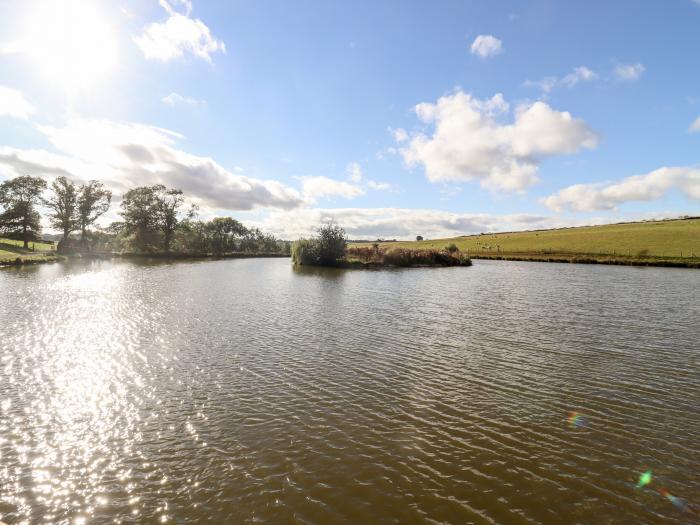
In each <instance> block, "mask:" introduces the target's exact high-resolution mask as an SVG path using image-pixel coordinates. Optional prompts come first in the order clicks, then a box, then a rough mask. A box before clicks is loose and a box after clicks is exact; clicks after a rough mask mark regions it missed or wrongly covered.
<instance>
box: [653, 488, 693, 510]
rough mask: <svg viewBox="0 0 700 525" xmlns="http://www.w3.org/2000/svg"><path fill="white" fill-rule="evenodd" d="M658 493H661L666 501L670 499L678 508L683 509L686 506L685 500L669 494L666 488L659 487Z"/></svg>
mask: <svg viewBox="0 0 700 525" xmlns="http://www.w3.org/2000/svg"><path fill="white" fill-rule="evenodd" d="M659 494H661V495H662V496H663V497H664V498H666V499H667V500H668V501H670V502H671V503H672V504H673V506H674V507H676V508H677V509H679V510H685V509H686V508H687V505H686V503H685V500H683V499H681V498H677V497H676V496H673V495H671V494H670V493H669V492H668V490H666V489H664V488H662V489H659Z"/></svg>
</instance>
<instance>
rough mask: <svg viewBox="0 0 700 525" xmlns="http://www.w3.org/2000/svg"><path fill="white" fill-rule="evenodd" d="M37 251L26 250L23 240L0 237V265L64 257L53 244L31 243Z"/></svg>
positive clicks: (32, 262) (13, 264)
mask: <svg viewBox="0 0 700 525" xmlns="http://www.w3.org/2000/svg"><path fill="white" fill-rule="evenodd" d="M32 245H34V248H35V250H36V251H32V250H25V249H24V248H23V247H22V241H17V240H14V239H4V238H0V266H20V265H23V264H41V263H48V262H55V261H60V260H62V259H63V257H61V256H58V255H56V252H53V251H52V248H53V246H52V245H51V244H45V243H41V242H37V243H30V244H29V246H32Z"/></svg>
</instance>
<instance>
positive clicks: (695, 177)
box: [542, 167, 700, 211]
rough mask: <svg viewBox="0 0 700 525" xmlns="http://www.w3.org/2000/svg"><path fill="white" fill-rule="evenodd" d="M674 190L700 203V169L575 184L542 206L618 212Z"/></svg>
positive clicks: (554, 208) (549, 198)
mask: <svg viewBox="0 0 700 525" xmlns="http://www.w3.org/2000/svg"><path fill="white" fill-rule="evenodd" d="M672 188H678V189H679V190H680V191H681V192H683V193H684V194H685V195H686V196H687V197H689V198H691V199H700V169H699V168H687V167H674V168H659V169H657V170H655V171H652V172H650V173H647V174H645V175H635V176H632V177H627V178H625V179H622V180H621V181H619V182H616V183H613V184H575V185H573V186H569V187H568V188H564V189H562V190H560V191H558V192H556V193H554V194H553V195H550V196H549V197H545V198H544V199H542V202H543V203H544V204H545V205H546V206H547V207H549V208H551V209H552V210H555V211H563V210H570V211H596V210H614V209H616V208H617V206H618V205H620V204H623V203H625V202H630V201H650V200H654V199H658V198H661V197H663V196H664V195H665V194H666V193H667V192H668V191H669V190H671V189H672Z"/></svg>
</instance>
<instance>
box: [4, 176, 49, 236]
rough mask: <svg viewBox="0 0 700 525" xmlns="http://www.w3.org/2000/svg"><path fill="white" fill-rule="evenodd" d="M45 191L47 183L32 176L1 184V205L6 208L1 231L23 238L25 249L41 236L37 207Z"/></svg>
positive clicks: (16, 178)
mask: <svg viewBox="0 0 700 525" xmlns="http://www.w3.org/2000/svg"><path fill="white" fill-rule="evenodd" d="M45 189H46V181H45V180H44V179H42V178H40V177H32V176H31V175H24V176H20V177H15V178H14V179H10V180H6V181H5V182H3V183H2V184H0V205H2V206H3V208H5V210H4V211H3V213H2V214H0V231H2V232H3V234H4V235H9V236H11V237H15V238H17V237H19V238H21V239H22V241H23V242H24V248H25V249H28V248H29V241H30V240H36V239H38V238H39V235H40V234H41V217H40V215H39V212H37V211H36V205H37V203H38V202H39V201H40V200H41V193H42V192H43V191H44V190H45Z"/></svg>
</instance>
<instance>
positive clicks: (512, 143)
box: [400, 91, 598, 192]
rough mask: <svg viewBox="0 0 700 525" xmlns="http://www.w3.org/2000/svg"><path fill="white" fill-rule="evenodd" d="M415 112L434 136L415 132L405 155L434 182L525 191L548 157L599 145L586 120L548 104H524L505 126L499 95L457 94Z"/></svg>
mask: <svg viewBox="0 0 700 525" xmlns="http://www.w3.org/2000/svg"><path fill="white" fill-rule="evenodd" d="M415 111H416V114H417V116H418V118H419V119H420V120H421V121H422V122H424V123H425V124H427V125H432V126H433V127H434V129H433V132H432V134H431V135H426V134H424V133H416V134H414V135H413V136H412V137H411V139H410V141H408V143H405V144H404V145H403V146H402V147H401V149H400V152H401V154H402V156H403V158H404V161H405V162H406V164H407V165H409V166H417V165H422V166H423V167H424V168H425V174H426V177H427V178H428V180H430V181H431V182H460V181H471V180H478V181H480V182H481V185H482V186H483V187H486V188H491V189H497V190H506V191H518V192H522V191H524V190H525V189H526V188H528V187H529V186H531V185H532V184H534V183H536V182H537V181H538V180H539V179H538V177H537V172H538V169H539V165H540V163H541V162H542V160H543V159H545V158H546V157H550V156H555V155H564V154H570V153H575V152H577V151H579V150H581V149H583V148H589V149H590V148H594V147H596V145H597V144H598V137H597V135H596V134H595V133H594V132H593V131H592V130H591V129H590V128H589V126H588V125H587V124H586V123H585V122H584V121H583V120H580V119H576V118H573V117H572V116H571V114H569V113H568V112H565V111H556V110H554V109H552V108H551V107H550V106H549V105H547V104H546V103H544V102H535V103H534V104H531V105H526V106H520V107H518V108H516V110H515V115H514V121H513V122H512V123H510V124H503V123H501V122H500V121H499V120H498V117H499V116H502V115H505V114H507V113H508V111H509V105H508V104H507V102H506V101H505V100H504V99H503V96H502V95H501V94H500V93H499V94H497V95H495V96H494V97H492V98H491V99H488V100H479V99H476V98H474V97H472V96H471V95H470V94H467V93H464V92H463V91H457V92H456V93H454V94H453V95H449V96H444V97H441V98H440V99H438V101H437V102H436V103H434V104H433V103H422V104H418V105H417V106H416V107H415Z"/></svg>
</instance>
